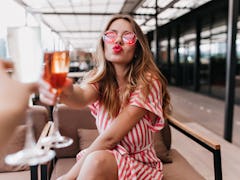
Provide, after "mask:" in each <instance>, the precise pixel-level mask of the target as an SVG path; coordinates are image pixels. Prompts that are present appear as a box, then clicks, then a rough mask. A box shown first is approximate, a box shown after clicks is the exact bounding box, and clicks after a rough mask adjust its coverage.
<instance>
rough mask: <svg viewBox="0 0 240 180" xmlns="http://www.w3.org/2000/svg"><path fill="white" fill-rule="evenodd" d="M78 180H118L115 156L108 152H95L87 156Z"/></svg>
mask: <svg viewBox="0 0 240 180" xmlns="http://www.w3.org/2000/svg"><path fill="white" fill-rule="evenodd" d="M77 179H78V180H96V179H97V180H101V179H102V180H117V179H118V167H117V162H116V159H115V157H114V155H113V154H112V153H111V152H108V151H104V150H101V151H95V152H93V153H91V154H89V155H88V156H87V158H86V159H85V161H84V163H83V166H82V168H81V171H80V173H79V175H78V178H77Z"/></svg>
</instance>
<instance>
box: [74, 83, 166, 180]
mask: <svg viewBox="0 0 240 180" xmlns="http://www.w3.org/2000/svg"><path fill="white" fill-rule="evenodd" d="M150 86H151V87H150V93H149V95H148V96H147V99H146V100H145V101H143V100H142V98H141V97H142V94H141V92H140V91H139V90H136V91H134V92H133V93H132V94H131V96H130V101H129V105H132V106H137V107H141V108H144V109H146V110H148V113H147V114H146V115H145V116H144V117H143V118H142V119H140V120H139V122H138V123H137V124H136V125H135V127H133V128H132V130H131V131H130V132H129V133H128V134H127V135H126V136H125V137H124V138H123V139H122V140H121V141H120V143H119V144H118V145H117V146H116V147H115V149H113V150H111V151H110V152H112V153H113V155H114V156H115V159H116V162H117V165H118V179H119V180H160V179H162V177H163V173H162V163H161V161H160V159H158V158H157V156H156V153H155V150H154V148H153V138H152V133H153V132H156V131H159V130H160V129H162V128H163V126H164V119H163V115H162V103H161V102H162V97H161V83H160V82H159V81H158V80H154V81H153V83H152V84H151V85H150ZM90 108H91V112H92V114H93V116H94V117H95V118H96V125H97V128H98V131H99V133H100V134H101V133H102V132H104V130H105V129H106V128H107V127H108V126H110V125H111V122H112V119H110V118H108V116H107V112H106V110H105V108H104V107H103V106H102V105H100V104H99V102H98V101H97V102H95V103H94V104H92V105H91V106H90ZM150 112H151V113H154V114H156V115H157V118H156V120H155V122H154V123H153V122H151V119H150ZM83 154H84V150H83V151H81V152H80V153H78V155H77V159H80V158H81V156H82V155H83Z"/></svg>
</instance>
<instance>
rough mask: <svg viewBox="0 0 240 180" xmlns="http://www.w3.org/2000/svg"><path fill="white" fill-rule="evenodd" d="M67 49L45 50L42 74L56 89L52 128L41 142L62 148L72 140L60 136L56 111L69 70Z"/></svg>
mask: <svg viewBox="0 0 240 180" xmlns="http://www.w3.org/2000/svg"><path fill="white" fill-rule="evenodd" d="M69 64H70V58H69V51H55V52H52V53H51V52H46V53H45V54H44V74H43V79H44V80H45V81H47V82H49V83H50V84H51V86H52V88H54V89H56V90H57V102H56V104H55V105H54V107H53V121H54V130H53V133H52V135H50V136H48V137H45V138H43V139H42V144H44V145H47V146H50V147H53V148H64V147H67V146H70V145H71V144H72V143H73V140H72V139H71V138H69V137H66V136H62V135H61V134H60V132H59V120H58V116H57V113H54V112H57V111H58V104H59V101H60V98H59V96H60V94H61V91H62V87H63V85H64V83H65V80H66V77H67V73H68V71H69Z"/></svg>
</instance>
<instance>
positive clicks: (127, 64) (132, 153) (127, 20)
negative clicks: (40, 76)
mask: <svg viewBox="0 0 240 180" xmlns="http://www.w3.org/2000/svg"><path fill="white" fill-rule="evenodd" d="M95 58H96V68H95V69H93V70H92V71H91V72H90V73H89V76H88V77H86V79H85V80H84V81H83V83H82V85H80V86H79V85H72V83H71V81H70V80H69V79H68V80H67V81H66V83H65V88H64V90H63V92H62V95H61V102H63V103H65V104H66V105H68V106H71V107H77V108H83V107H86V106H89V107H90V109H91V112H92V114H93V116H94V117H95V118H96V124H97V128H98V131H99V133H100V135H99V136H98V138H97V139H96V140H95V141H94V142H93V143H92V144H91V145H90V147H89V148H87V149H85V150H83V151H81V152H80V153H79V154H78V155H77V159H78V161H77V162H76V164H75V165H74V166H73V167H72V169H71V170H70V171H69V172H68V173H67V174H65V175H64V176H62V177H60V178H59V179H81V180H90V179H93V180H96V179H98V180H100V179H104V180H108V179H109V180H114V179H116V180H117V179H119V180H127V179H129V180H132V179H144V180H146V179H154V180H156V179H157V180H159V179H162V177H163V172H162V163H161V161H160V160H159V159H158V158H157V156H156V154H155V151H154V149H153V143H152V142H153V140H152V133H153V132H155V131H159V130H160V129H162V128H163V126H164V117H165V116H166V114H167V112H168V110H169V101H170V98H169V94H168V92H167V89H166V80H165V78H164V77H163V75H162V74H161V73H160V71H159V70H158V68H157V67H156V65H155V64H154V61H153V57H152V54H151V51H150V49H149V46H148V42H147V40H146V39H145V37H144V34H143V32H142V31H141V29H140V27H139V26H138V25H137V24H136V22H135V21H134V20H133V19H132V18H131V17H130V16H128V15H116V16H114V17H113V18H112V19H111V20H110V21H109V23H108V25H107V26H106V28H105V31H104V32H103V35H102V38H101V40H100V41H99V45H98V48H97V52H96V56H95ZM40 92H41V100H42V101H43V102H45V103H48V104H54V103H55V101H56V94H55V93H52V91H51V86H50V85H49V84H47V83H46V82H44V81H42V82H41V83H40Z"/></svg>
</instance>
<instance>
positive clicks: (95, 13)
mask: <svg viewBox="0 0 240 180" xmlns="http://www.w3.org/2000/svg"><path fill="white" fill-rule="evenodd" d="M34 13H39V14H42V15H80V16H82V15H86V16H112V15H115V14H116V13H98V12H94V13H80V12H79V13H70V12H37V11H34ZM129 15H132V16H147V17H154V14H145V13H143V14H141V13H129Z"/></svg>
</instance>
